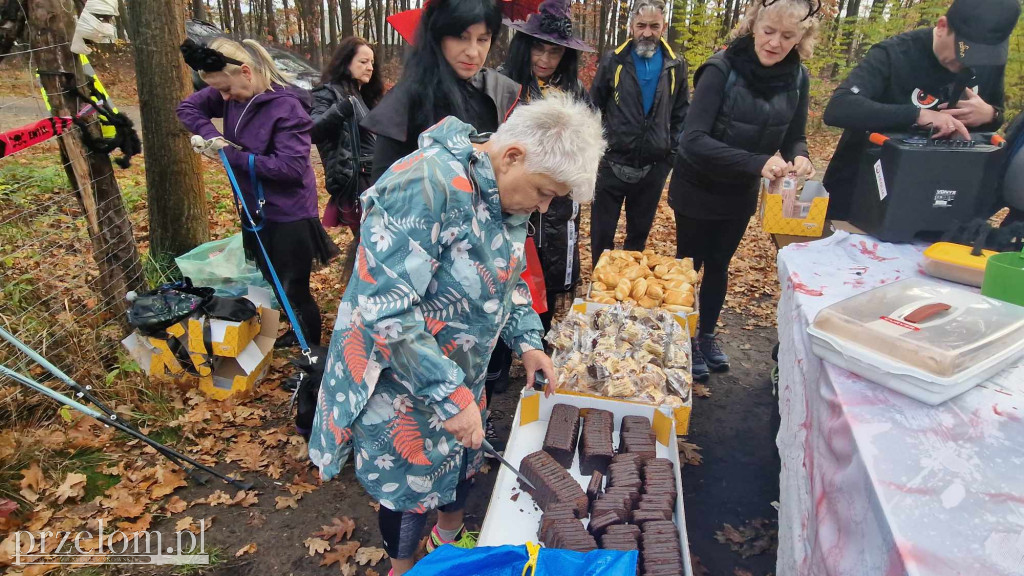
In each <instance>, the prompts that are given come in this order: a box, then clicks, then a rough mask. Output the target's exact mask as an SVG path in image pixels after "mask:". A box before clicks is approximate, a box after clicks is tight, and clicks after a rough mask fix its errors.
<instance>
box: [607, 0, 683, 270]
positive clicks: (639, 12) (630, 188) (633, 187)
mask: <svg viewBox="0 0 1024 576" xmlns="http://www.w3.org/2000/svg"><path fill="white" fill-rule="evenodd" d="M665 28H667V25H666V23H665V2H664V0H637V1H636V4H635V5H634V7H633V12H632V13H631V15H630V32H631V34H632V38H631V39H630V40H628V41H626V42H625V43H623V44H622V45H621V46H619V47H617V48H615V49H614V50H611V51H609V52H607V53H606V54H605V55H604V56H602V57H601V62H600V64H599V65H598V67H597V75H596V76H595V77H594V83H593V85H592V86H591V88H590V98H591V100H592V101H593V103H594V106H595V107H597V108H598V109H599V110H601V114H602V115H603V122H604V129H605V134H606V135H607V138H608V151H607V152H606V153H605V155H604V160H602V161H601V166H600V168H599V169H598V173H597V189H596V191H595V193H594V206H593V209H592V210H591V220H590V242H591V244H590V246H591V255H592V256H593V261H594V264H595V265H596V264H597V261H598V259H599V258H600V257H601V253H602V252H604V251H605V250H609V249H611V248H612V247H613V245H614V242H615V229H616V228H617V227H618V224H619V215H620V214H621V212H622V204H623V202H625V204H626V242H625V246H624V248H625V249H626V250H643V249H644V247H645V246H646V245H647V236H648V234H650V232H651V224H652V223H653V222H654V216H655V214H656V213H657V211H658V202H659V201H660V200H661V192H662V190H663V189H664V188H665V179H666V178H668V173H669V171H670V170H671V169H672V153H673V151H674V149H675V146H676V138H677V136H678V135H679V133H680V131H681V130H682V127H683V119H684V118H685V117H686V108H687V106H688V105H689V95H688V93H687V81H686V60H684V59H683V58H677V57H676V54H675V52H673V51H672V48H670V47H669V45H668V44H667V43H666V42H665V41H664V40H663V39H662V36H663V34H664V33H665Z"/></svg>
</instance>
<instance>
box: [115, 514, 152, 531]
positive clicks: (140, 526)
mask: <svg viewBox="0 0 1024 576" xmlns="http://www.w3.org/2000/svg"><path fill="white" fill-rule="evenodd" d="M152 523H153V515H152V514H143V516H142V518H139V519H138V520H136V521H135V522H118V523H117V527H118V528H120V529H121V531H122V532H124V533H125V534H135V533H136V532H144V531H146V530H149V525H150V524H152Z"/></svg>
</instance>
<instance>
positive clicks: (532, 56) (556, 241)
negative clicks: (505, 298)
mask: <svg viewBox="0 0 1024 576" xmlns="http://www.w3.org/2000/svg"><path fill="white" fill-rule="evenodd" d="M569 8H570V2H569V0H546V1H545V2H543V3H542V4H541V5H540V12H539V13H536V14H531V15H530V16H529V18H527V20H526V21H525V22H522V21H520V22H511V21H509V20H507V19H506V20H505V25H506V26H508V27H509V28H512V29H513V30H515V31H516V34H515V36H513V37H512V42H511V43H510V44H509V47H508V57H507V58H506V59H505V63H504V64H502V65H501V66H499V67H498V72H501V73H502V74H504V75H505V76H508V77H509V78H511V79H512V80H514V81H515V82H517V83H518V84H520V85H521V86H522V87H523V88H522V91H521V92H520V93H519V98H520V100H521V101H523V102H528V101H530V100H535V99H537V98H543V97H544V96H545V95H546V94H548V93H549V91H551V90H559V91H562V92H566V93H569V94H571V95H573V96H574V97H575V98H576V99H578V100H582V101H584V102H587V103H589V102H590V97H589V95H588V94H587V91H586V89H585V88H584V87H583V84H582V83H581V82H580V80H579V54H580V52H594V49H593V48H591V47H590V46H588V45H587V44H586V43H585V42H583V41H582V40H580V39H579V38H576V37H574V36H573V35H572V18H571V17H570V12H569ZM530 223H531V224H532V225H533V230H534V233H533V239H534V242H535V243H536V245H537V253H538V255H539V256H540V263H541V268H542V269H543V270H544V283H545V285H546V288H547V312H544V313H543V314H541V315H540V319H541V321H542V322H543V323H544V330H545V332H546V331H547V330H549V329H550V328H551V321H552V319H553V317H554V311H555V308H556V304H557V301H558V299H559V297H560V296H564V295H566V294H569V295H570V297H571V295H572V294H573V292H574V291H575V290H576V285H577V284H578V283H579V279H580V249H579V230H580V207H579V203H577V202H575V201H573V199H572V198H568V197H566V198H556V199H555V200H554V201H553V202H552V203H551V207H550V208H548V211H547V212H546V213H544V214H540V213H537V214H534V215H533V217H532V218H531V219H530ZM511 365H512V351H511V350H509V349H508V347H506V346H503V345H502V344H501V343H499V344H498V346H497V347H496V348H495V350H494V355H493V356H492V360H491V365H490V366H489V368H488V371H487V380H488V382H490V383H491V386H492V388H493V389H494V390H496V391H498V392H502V391H504V390H505V389H506V388H507V387H508V384H509V368H510V367H511Z"/></svg>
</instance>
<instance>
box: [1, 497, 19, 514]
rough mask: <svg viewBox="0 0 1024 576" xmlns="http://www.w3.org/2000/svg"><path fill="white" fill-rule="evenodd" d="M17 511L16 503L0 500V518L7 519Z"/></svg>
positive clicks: (4, 499)
mask: <svg viewBox="0 0 1024 576" xmlns="http://www.w3.org/2000/svg"><path fill="white" fill-rule="evenodd" d="M17 509H18V503H17V502H15V501H14V500H9V499H7V498H0V518H7V517H8V516H10V515H11V513H12V512H14V511H15V510H17Z"/></svg>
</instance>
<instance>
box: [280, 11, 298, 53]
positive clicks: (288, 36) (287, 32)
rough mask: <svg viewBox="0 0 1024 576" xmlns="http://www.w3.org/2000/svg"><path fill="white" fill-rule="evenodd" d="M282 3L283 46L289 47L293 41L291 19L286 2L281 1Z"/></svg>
mask: <svg viewBox="0 0 1024 576" xmlns="http://www.w3.org/2000/svg"><path fill="white" fill-rule="evenodd" d="M281 1H282V2H283V3H284V37H285V42H284V43H285V46H291V45H292V44H293V43H294V42H295V39H294V38H292V17H291V11H290V10H289V9H288V0H281Z"/></svg>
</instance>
